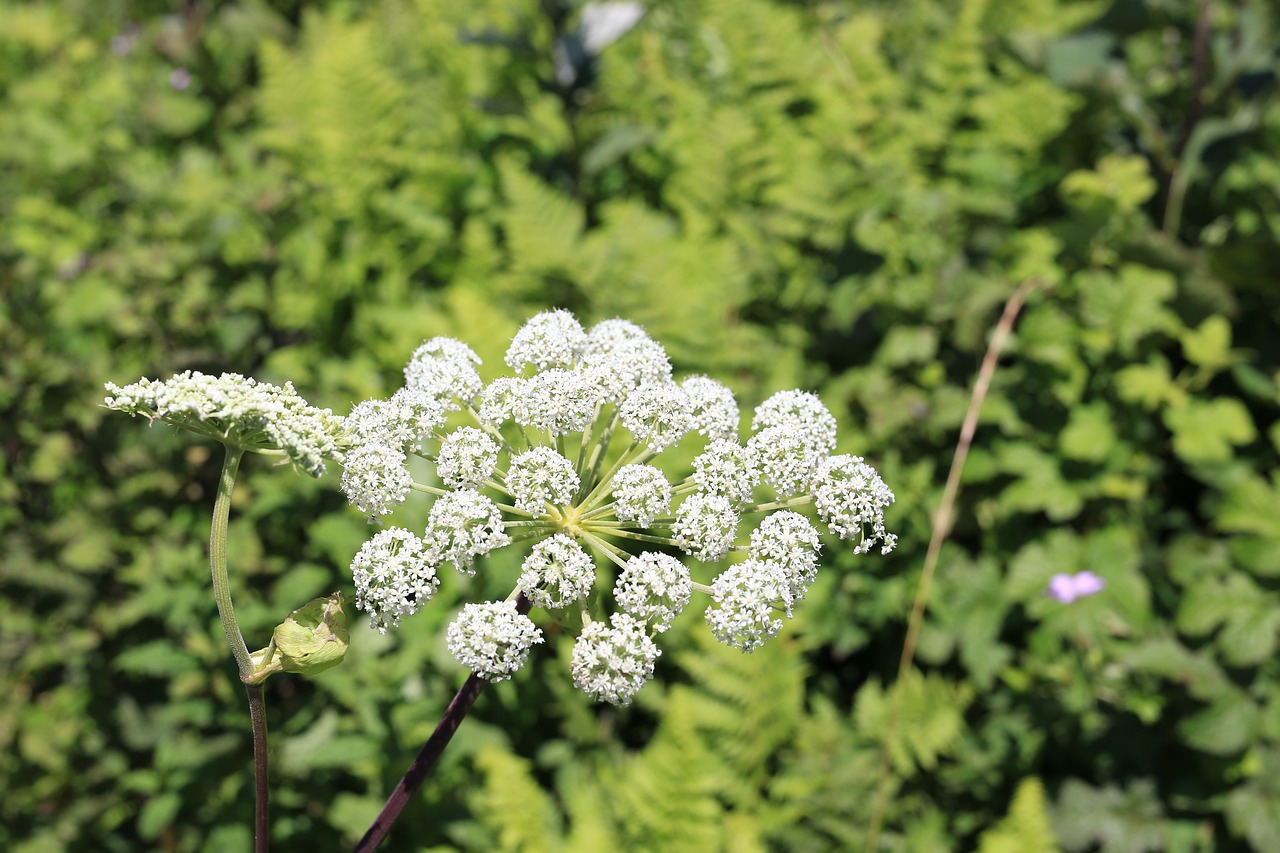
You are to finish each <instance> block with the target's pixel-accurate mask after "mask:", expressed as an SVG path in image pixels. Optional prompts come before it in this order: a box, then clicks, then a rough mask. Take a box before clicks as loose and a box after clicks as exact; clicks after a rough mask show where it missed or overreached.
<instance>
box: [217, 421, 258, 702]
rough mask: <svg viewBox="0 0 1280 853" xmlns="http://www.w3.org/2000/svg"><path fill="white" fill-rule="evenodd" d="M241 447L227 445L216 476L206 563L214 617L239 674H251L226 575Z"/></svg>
mask: <svg viewBox="0 0 1280 853" xmlns="http://www.w3.org/2000/svg"><path fill="white" fill-rule="evenodd" d="M242 458H244V450H242V449H241V448H239V447H233V446H232V445H227V455H226V458H225V459H224V460H223V462H222V476H221V478H220V479H219V480H218V496H217V498H216V499H215V500H214V503H213V526H212V529H211V530H210V531H209V566H210V568H211V569H212V572H213V598H214V601H216V602H217V603H218V617H219V618H220V619H221V620H222V630H223V632H224V633H225V634H226V635H227V645H228V646H230V647H231V655H232V656H233V657H234V658H235V659H236V667H237V668H238V669H239V670H240V677H241V678H244V677H245V676H248V675H252V674H253V660H252V659H251V658H250V657H249V647H248V646H246V645H245V644H244V635H243V634H241V633H240V623H239V622H237V621H236V611H235V607H234V606H233V605H232V603H231V582H230V581H229V580H228V579H227V524H228V522H229V520H230V518H231V491H232V489H234V488H235V485H236V473H237V472H238V471H239V470H240V460H241V459H242Z"/></svg>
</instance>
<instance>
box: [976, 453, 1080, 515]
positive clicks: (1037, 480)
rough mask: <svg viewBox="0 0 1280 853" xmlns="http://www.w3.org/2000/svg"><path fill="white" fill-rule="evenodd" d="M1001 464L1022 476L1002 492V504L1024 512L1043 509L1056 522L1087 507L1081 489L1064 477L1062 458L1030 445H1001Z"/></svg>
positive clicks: (1007, 507) (999, 454)
mask: <svg viewBox="0 0 1280 853" xmlns="http://www.w3.org/2000/svg"><path fill="white" fill-rule="evenodd" d="M997 458H998V459H999V462H1000V465H1001V467H1002V468H1003V469H1004V470H1005V471H1007V472H1009V473H1012V474H1015V475H1017V477H1018V479H1017V480H1016V481H1014V482H1013V483H1012V484H1010V485H1009V486H1008V487H1007V488H1005V490H1004V492H1003V493H1001V495H1000V503H1001V505H1002V506H1003V507H1004V508H1006V509H1010V510H1016V511H1020V512H1037V511H1042V512H1044V513H1045V514H1047V515H1048V516H1049V518H1051V519H1053V520H1054V521H1062V520H1064V519H1068V518H1072V517H1074V516H1075V515H1076V514H1077V513H1078V512H1080V509H1081V507H1083V506H1084V497H1083V495H1082V494H1081V493H1080V490H1079V489H1077V488H1076V487H1075V486H1073V485H1072V484H1071V483H1068V482H1067V481H1066V480H1064V479H1063V477H1062V472H1061V470H1060V469H1059V467H1058V460H1057V459H1056V458H1055V457H1053V456H1050V455H1049V454H1047V453H1042V452H1041V451H1039V450H1037V449H1036V448H1035V447H1033V446H1031V445H1030V444H1022V443H1008V444H1003V445H1001V446H1000V447H999V448H997Z"/></svg>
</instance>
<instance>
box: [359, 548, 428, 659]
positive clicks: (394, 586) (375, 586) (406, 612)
mask: <svg viewBox="0 0 1280 853" xmlns="http://www.w3.org/2000/svg"><path fill="white" fill-rule="evenodd" d="M438 560H439V555H438V554H437V553H435V552H434V551H433V550H432V547H431V544H430V543H428V542H425V541H424V540H423V539H422V538H420V537H418V536H416V535H414V534H413V533H411V532H410V531H408V530H405V529H403V528H400V527H388V528H387V529H385V530H381V531H379V532H378V534H377V535H376V536H374V537H373V538H372V539H370V540H369V541H368V542H366V543H364V546H363V547H362V548H361V549H360V552H359V553H358V554H356V556H355V559H354V560H352V561H351V574H352V575H353V576H354V578H355V583H356V606H358V607H359V608H360V609H361V610H364V611H365V612H366V613H368V614H369V621H370V623H371V624H372V625H373V627H374V628H376V629H377V630H378V631H379V632H380V633H383V634H385V633H386V632H387V628H388V627H393V628H394V627H395V626H396V625H399V624H400V617H402V616H412V615H413V614H415V613H417V612H418V611H419V610H421V609H422V605H424V604H426V603H427V602H428V601H430V600H431V597H432V596H433V595H435V593H436V589H437V588H438V587H439V586H440V581H439V579H437V578H436V568H435V563H436V562H437V561H438Z"/></svg>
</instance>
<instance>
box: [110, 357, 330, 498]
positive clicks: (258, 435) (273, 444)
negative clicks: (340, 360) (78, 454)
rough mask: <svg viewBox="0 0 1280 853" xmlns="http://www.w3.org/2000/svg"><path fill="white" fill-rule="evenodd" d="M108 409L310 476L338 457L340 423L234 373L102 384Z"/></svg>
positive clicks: (293, 396)
mask: <svg viewBox="0 0 1280 853" xmlns="http://www.w3.org/2000/svg"><path fill="white" fill-rule="evenodd" d="M106 387H107V391H108V392H110V394H111V396H109V397H107V399H106V406H107V408H108V409H114V410H115V411H118V412H126V413H128V414H131V415H142V416H144V417H146V418H149V419H150V420H152V421H156V420H162V421H165V422H167V423H171V424H173V425H174V426H178V427H182V428H183V429H187V430H190V431H192V432H195V433H199V434H200V435H205V436H208V437H210V438H213V439H216V440H217V441H221V442H223V443H224V444H230V445H234V446H236V447H239V448H241V449H243V450H252V451H256V452H258V453H266V454H276V455H283V456H288V457H289V458H290V459H292V460H293V462H294V463H295V464H296V465H297V466H298V467H299V468H301V469H302V470H304V471H306V472H307V473H308V474H310V475H311V476H313V477H319V476H320V475H321V474H323V473H324V461H325V459H333V458H336V457H337V456H338V455H339V447H340V446H341V444H342V443H343V442H344V440H345V435H346V428H345V426H344V422H343V419H342V418H341V417H338V416H337V415H334V414H333V413H332V412H331V411H329V410H328V409H317V408H316V407H315V406H312V405H310V404H309V403H308V402H307V401H306V400H304V399H302V397H300V396H299V395H298V392H297V391H295V390H294V389H293V385H292V383H289V382H286V383H285V384H284V387H283V388H282V387H280V386H279V385H269V384H267V383H265V382H258V381H256V380H254V379H252V378H249V377H245V376H241V375H240V374H238V373H224V374H222V375H221V376H206V375H205V374H203V373H197V372H195V371H191V370H188V371H187V372H185V373H179V374H176V375H175V376H173V377H171V378H170V379H167V380H164V381H160V380H158V379H146V378H143V379H140V380H138V381H137V382H134V383H133V384H131V385H126V386H124V387H123V388H121V387H120V386H119V385H116V384H114V383H111V382H108V383H107V385H106Z"/></svg>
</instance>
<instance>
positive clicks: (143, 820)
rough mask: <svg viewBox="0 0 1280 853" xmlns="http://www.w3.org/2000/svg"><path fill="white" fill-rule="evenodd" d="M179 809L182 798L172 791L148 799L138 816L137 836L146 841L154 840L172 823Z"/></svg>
mask: <svg viewBox="0 0 1280 853" xmlns="http://www.w3.org/2000/svg"><path fill="white" fill-rule="evenodd" d="M181 807H182V798H181V797H179V796H178V794H177V793H176V792H174V791H166V792H165V793H162V794H159V795H157V796H154V797H151V798H149V799H148V800H147V802H146V804H145V805H143V807H142V811H141V812H140V813H139V814H138V834H139V835H141V836H142V837H143V838H146V839H148V840H155V839H156V838H157V837H159V835H160V833H162V832H163V831H164V830H165V829H166V828H168V827H169V826H170V825H171V824H172V823H173V820H174V818H175V817H177V815H178V809H180V808H181Z"/></svg>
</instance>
